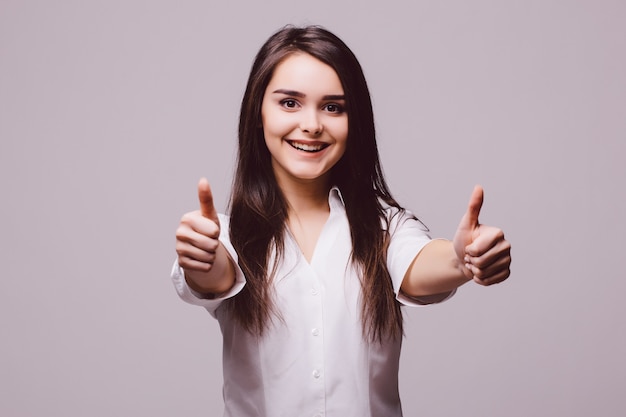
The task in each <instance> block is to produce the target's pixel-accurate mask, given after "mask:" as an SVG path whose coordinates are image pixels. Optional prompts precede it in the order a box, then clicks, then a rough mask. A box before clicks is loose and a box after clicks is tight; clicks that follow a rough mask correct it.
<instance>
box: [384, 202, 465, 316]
mask: <svg viewBox="0 0 626 417" xmlns="http://www.w3.org/2000/svg"><path fill="white" fill-rule="evenodd" d="M388 216H389V217H388V218H389V234H390V242H389V248H388V249H387V268H388V270H389V274H390V275H391V281H392V283H393V289H394V292H395V294H396V299H397V300H398V301H399V302H400V303H402V304H404V305H407V306H422V305H427V304H433V303H437V302H442V301H445V300H447V299H448V298H450V297H451V296H452V295H453V294H454V291H452V292H451V293H450V294H447V295H445V296H443V297H442V296H434V297H419V298H414V297H409V296H407V295H406V294H404V293H402V291H400V287H401V286H402V280H403V279H404V276H405V275H406V272H407V271H408V270H409V267H410V266H411V263H412V262H413V260H414V259H415V257H417V255H419V253H420V252H421V251H422V249H423V248H424V247H425V246H426V245H427V244H428V243H430V242H431V241H432V239H431V237H430V235H429V234H428V228H427V227H426V226H425V225H424V224H423V223H422V222H421V221H419V220H418V219H417V218H416V217H415V216H414V215H413V213H411V212H410V211H408V210H406V211H400V210H398V209H396V208H389V209H388Z"/></svg>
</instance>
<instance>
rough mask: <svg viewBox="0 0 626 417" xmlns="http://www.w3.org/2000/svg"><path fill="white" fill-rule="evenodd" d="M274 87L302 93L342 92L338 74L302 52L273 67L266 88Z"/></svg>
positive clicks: (328, 66)
mask: <svg viewBox="0 0 626 417" xmlns="http://www.w3.org/2000/svg"><path fill="white" fill-rule="evenodd" d="M276 88H285V89H289V90H295V91H300V92H303V93H307V91H309V92H314V91H322V92H323V94H343V87H342V85H341V81H340V80H339V76H338V75H337V73H336V72H335V70H334V69H333V68H332V67H331V66H330V65H328V64H325V63H324V62H322V61H320V60H319V59H317V58H315V57H313V56H311V55H309V54H307V53H303V52H299V53H294V54H291V55H289V56H288V57H287V58H285V59H283V60H282V61H281V62H280V63H279V64H278V65H277V66H276V68H275V69H274V73H273V75H272V78H271V79H270V82H269V84H268V86H267V90H271V91H273V90H274V89H276Z"/></svg>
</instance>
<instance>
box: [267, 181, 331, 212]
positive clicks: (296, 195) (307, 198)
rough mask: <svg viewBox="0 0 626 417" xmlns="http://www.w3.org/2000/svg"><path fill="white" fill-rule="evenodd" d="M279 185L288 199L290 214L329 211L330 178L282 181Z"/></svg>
mask: <svg viewBox="0 0 626 417" xmlns="http://www.w3.org/2000/svg"><path fill="white" fill-rule="evenodd" d="M279 187H280V189H281V191H282V192H283V195H284V196H285V199H286V200H287V205H288V206H289V216H290V217H291V216H292V215H296V216H298V215H300V214H305V213H310V212H315V211H324V212H328V211H329V210H330V208H329V206H328V193H329V191H330V188H331V184H330V180H329V178H325V179H321V178H320V179H316V180H313V181H281V182H280V183H279Z"/></svg>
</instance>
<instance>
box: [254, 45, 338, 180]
mask: <svg viewBox="0 0 626 417" xmlns="http://www.w3.org/2000/svg"><path fill="white" fill-rule="evenodd" d="M261 117H262V121H263V133H264V135H265V143H266V145H267V148H268V149H269V151H270V154H271V155H272V167H273V169H274V174H275V175H276V179H277V181H278V183H279V185H281V186H285V185H286V184H287V183H289V182H298V183H302V182H318V181H321V182H325V184H326V185H328V184H327V181H328V178H329V176H330V170H331V168H332V167H333V166H334V165H335V164H336V163H337V161H339V159H341V157H342V155H343V154H344V152H345V150H346V140H347V138H348V115H347V113H346V112H345V97H344V91H343V87H342V85H341V81H340V80H339V77H338V76H337V73H336V72H335V70H333V69H332V68H331V67H330V66H328V65H326V64H325V63H323V62H321V61H319V60H318V59H316V58H314V57H312V56H311V55H309V54H305V53H296V54H293V55H290V56H288V57H287V58H286V59H285V60H283V61H282V62H281V63H280V64H279V65H278V66H277V67H276V69H275V70H274V74H273V76H272V79H271V80H270V82H269V84H268V86H267V89H266V90H265V94H264V96H263V103H262V105H261Z"/></svg>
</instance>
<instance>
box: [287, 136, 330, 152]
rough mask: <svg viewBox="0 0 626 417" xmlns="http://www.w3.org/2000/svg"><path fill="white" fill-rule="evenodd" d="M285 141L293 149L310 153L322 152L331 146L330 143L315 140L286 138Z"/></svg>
mask: <svg viewBox="0 0 626 417" xmlns="http://www.w3.org/2000/svg"><path fill="white" fill-rule="evenodd" d="M285 142H287V144H288V145H289V146H291V147H292V148H293V149H295V150H297V151H300V152H306V153H308V154H315V153H318V152H321V151H323V150H324V149H326V148H328V147H329V146H330V144H329V143H326V142H321V141H313V140H299V139H285Z"/></svg>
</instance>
